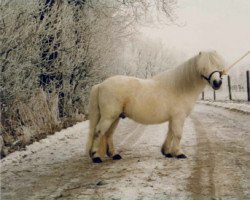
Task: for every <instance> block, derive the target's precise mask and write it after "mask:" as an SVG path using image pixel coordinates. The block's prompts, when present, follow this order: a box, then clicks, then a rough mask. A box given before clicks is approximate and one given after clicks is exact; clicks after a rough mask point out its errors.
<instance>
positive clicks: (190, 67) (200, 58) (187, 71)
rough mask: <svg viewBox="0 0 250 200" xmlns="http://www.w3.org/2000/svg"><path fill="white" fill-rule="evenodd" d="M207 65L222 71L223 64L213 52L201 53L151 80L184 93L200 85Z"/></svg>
mask: <svg viewBox="0 0 250 200" xmlns="http://www.w3.org/2000/svg"><path fill="white" fill-rule="evenodd" d="M209 65H215V66H217V70H222V69H223V67H224V62H223V60H222V59H221V57H220V56H219V55H218V54H217V53H216V52H214V51H211V52H202V53H199V54H198V55H196V56H194V57H192V58H190V59H189V60H187V61H186V62H184V63H182V64H180V65H179V66H177V67H176V68H173V69H170V70H167V71H165V72H163V73H161V74H159V75H157V76H155V77H153V78H154V79H159V80H162V81H164V82H165V83H166V84H168V85H170V86H171V87H172V88H175V89H177V90H178V91H180V92H184V91H187V90H189V89H190V88H194V87H197V85H198V86H199V85H200V86H201V85H202V78H201V75H202V74H203V73H204V71H205V69H206V68H208V67H209Z"/></svg>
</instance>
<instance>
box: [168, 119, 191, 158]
mask: <svg viewBox="0 0 250 200" xmlns="http://www.w3.org/2000/svg"><path fill="white" fill-rule="evenodd" d="M184 121H185V117H182V116H181V117H176V118H173V119H172V120H171V123H170V124H169V128H170V129H171V132H172V135H173V140H172V145H171V149H170V152H171V154H173V155H174V156H176V157H177V158H187V157H186V155H185V154H183V152H182V150H181V144H180V141H181V137H182V132H183V126H184Z"/></svg>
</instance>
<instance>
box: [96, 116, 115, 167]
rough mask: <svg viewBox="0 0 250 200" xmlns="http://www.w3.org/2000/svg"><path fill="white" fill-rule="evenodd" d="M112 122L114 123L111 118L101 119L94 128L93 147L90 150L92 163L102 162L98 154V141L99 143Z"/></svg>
mask: <svg viewBox="0 0 250 200" xmlns="http://www.w3.org/2000/svg"><path fill="white" fill-rule="evenodd" d="M113 122H114V119H113V118H104V117H101V119H100V121H99V122H98V124H97V126H96V129H95V135H94V141H93V146H92V149H91V157H92V160H93V162H94V163H100V162H102V160H101V158H100V157H101V156H100V155H99V153H98V150H99V146H100V141H101V138H102V137H103V136H104V134H105V133H106V132H107V131H108V130H109V128H110V127H111V125H112V123H113Z"/></svg>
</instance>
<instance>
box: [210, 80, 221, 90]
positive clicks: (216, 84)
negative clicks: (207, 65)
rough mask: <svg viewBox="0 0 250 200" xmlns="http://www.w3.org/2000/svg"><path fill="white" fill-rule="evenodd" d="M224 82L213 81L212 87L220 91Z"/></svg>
mask: <svg viewBox="0 0 250 200" xmlns="http://www.w3.org/2000/svg"><path fill="white" fill-rule="evenodd" d="M221 84H222V80H213V83H212V87H213V89H214V90H218V89H220V87H221Z"/></svg>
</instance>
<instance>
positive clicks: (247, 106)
mask: <svg viewBox="0 0 250 200" xmlns="http://www.w3.org/2000/svg"><path fill="white" fill-rule="evenodd" d="M198 103H200V104H206V105H210V106H216V107H221V108H226V109H229V110H233V111H239V112H243V113H247V114H250V103H249V102H233V101H232V102H221V101H199V102H198Z"/></svg>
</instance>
